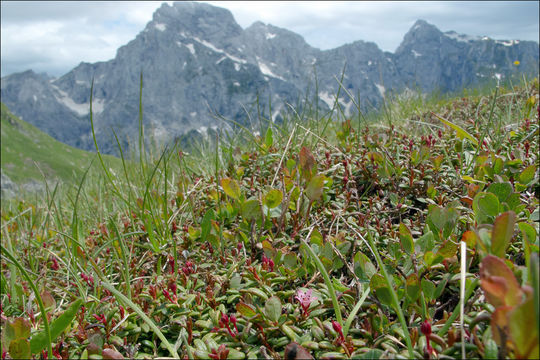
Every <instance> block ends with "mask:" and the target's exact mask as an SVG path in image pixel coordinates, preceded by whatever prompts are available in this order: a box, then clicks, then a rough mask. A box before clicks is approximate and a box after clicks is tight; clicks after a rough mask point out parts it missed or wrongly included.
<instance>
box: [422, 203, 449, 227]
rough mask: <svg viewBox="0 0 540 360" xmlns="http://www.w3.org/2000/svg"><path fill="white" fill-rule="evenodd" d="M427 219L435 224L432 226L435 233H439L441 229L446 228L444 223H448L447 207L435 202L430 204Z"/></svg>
mask: <svg viewBox="0 0 540 360" xmlns="http://www.w3.org/2000/svg"><path fill="white" fill-rule="evenodd" d="M427 220H428V223H431V224H433V226H430V227H431V228H432V229H431V230H432V231H433V232H434V233H438V231H439V230H442V229H443V228H444V224H445V223H446V211H445V209H444V208H443V207H440V206H437V205H434V204H430V205H428V216H427Z"/></svg>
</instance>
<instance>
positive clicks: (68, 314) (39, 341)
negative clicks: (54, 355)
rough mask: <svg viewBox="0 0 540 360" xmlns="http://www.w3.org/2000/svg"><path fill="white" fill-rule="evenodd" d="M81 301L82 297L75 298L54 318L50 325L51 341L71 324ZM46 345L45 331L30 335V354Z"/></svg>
mask: <svg viewBox="0 0 540 360" xmlns="http://www.w3.org/2000/svg"><path fill="white" fill-rule="evenodd" d="M82 302H83V301H82V299H77V300H75V301H74V302H73V303H71V305H70V306H69V308H67V309H66V311H64V312H63V313H62V315H60V316H59V317H57V318H56V320H54V321H53V322H52V324H51V327H50V331H51V341H53V342H54V340H55V339H56V338H57V337H58V336H59V335H60V334H61V333H62V332H63V331H64V330H65V329H66V328H67V327H68V326H69V325H70V324H71V322H72V321H73V319H74V318H75V316H76V315H77V313H78V312H79V308H80V307H81V305H82ZM46 346H47V334H45V331H42V332H40V333H38V334H36V335H34V336H32V339H30V350H31V351H32V354H37V353H39V352H41V350H43V349H44V348H45V347H46Z"/></svg>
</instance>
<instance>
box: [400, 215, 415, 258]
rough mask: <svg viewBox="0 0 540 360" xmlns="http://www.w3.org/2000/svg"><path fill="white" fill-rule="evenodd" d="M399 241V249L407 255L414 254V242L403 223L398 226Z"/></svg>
mask: <svg viewBox="0 0 540 360" xmlns="http://www.w3.org/2000/svg"><path fill="white" fill-rule="evenodd" d="M399 240H400V241H401V247H402V248H403V250H405V252H406V253H407V254H408V255H410V254H412V253H413V252H414V240H413V237H412V234H411V230H409V228H408V227H407V225H405V224H403V223H400V224H399Z"/></svg>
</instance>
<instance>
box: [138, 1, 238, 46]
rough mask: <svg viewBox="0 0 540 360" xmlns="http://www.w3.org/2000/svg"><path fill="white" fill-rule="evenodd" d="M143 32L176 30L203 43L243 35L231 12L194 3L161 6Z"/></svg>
mask: <svg viewBox="0 0 540 360" xmlns="http://www.w3.org/2000/svg"><path fill="white" fill-rule="evenodd" d="M146 29H147V30H157V31H160V32H166V31H167V30H169V31H177V32H178V31H179V32H182V33H183V34H189V33H191V34H193V35H195V36H198V37H202V38H203V39H205V40H216V41H219V40H221V39H225V38H230V37H236V36H240V35H241V34H242V32H243V30H242V28H241V27H240V25H238V24H237V23H236V21H235V19H234V17H233V15H232V13H231V12H230V11H229V10H227V9H224V8H219V7H215V6H211V5H208V4H204V3H196V2H183V1H182V2H175V3H174V4H173V5H172V6H171V5H168V4H167V3H164V4H163V5H162V6H161V7H160V8H159V9H158V10H156V11H155V12H154V15H153V18H152V21H151V22H150V23H148V25H147V27H146Z"/></svg>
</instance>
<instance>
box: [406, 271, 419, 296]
mask: <svg viewBox="0 0 540 360" xmlns="http://www.w3.org/2000/svg"><path fill="white" fill-rule="evenodd" d="M419 290H420V285H419V281H418V275H416V274H414V273H413V274H411V275H410V276H409V277H408V278H407V297H408V298H409V300H410V301H411V302H415V301H416V299H418V295H420V293H419Z"/></svg>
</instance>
